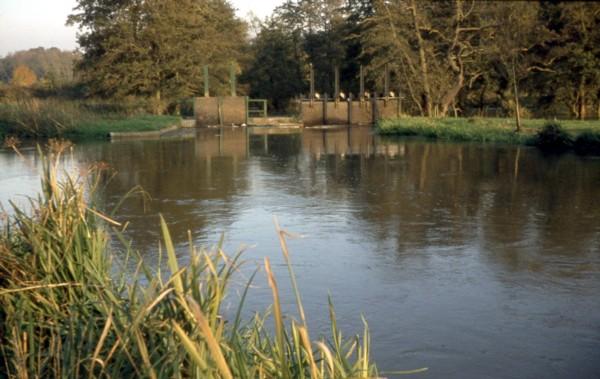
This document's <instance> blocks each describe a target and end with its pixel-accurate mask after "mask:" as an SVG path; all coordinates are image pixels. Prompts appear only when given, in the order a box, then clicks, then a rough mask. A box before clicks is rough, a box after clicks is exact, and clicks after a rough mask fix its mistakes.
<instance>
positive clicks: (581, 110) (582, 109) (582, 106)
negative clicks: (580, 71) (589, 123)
mask: <svg viewBox="0 0 600 379" xmlns="http://www.w3.org/2000/svg"><path fill="white" fill-rule="evenodd" d="M577 97H578V98H579V104H578V107H577V108H578V109H577V116H578V118H579V119H580V120H585V116H586V107H585V77H583V76H582V77H581V80H580V81H579V96H577Z"/></svg>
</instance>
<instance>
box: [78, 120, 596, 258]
mask: <svg viewBox="0 0 600 379" xmlns="http://www.w3.org/2000/svg"><path fill="white" fill-rule="evenodd" d="M95 149H96V151H93V152H92V153H90V155H91V158H92V159H94V160H104V161H107V162H110V163H111V165H112V166H113V167H114V168H115V169H116V170H117V172H118V174H117V177H116V178H115V179H114V180H113V181H112V182H110V183H109V184H108V186H109V187H108V193H109V194H111V195H110V197H109V198H108V202H109V204H110V203H113V204H114V203H115V202H116V201H117V199H118V198H119V196H120V195H121V194H123V193H125V192H127V191H128V190H129V189H130V188H132V187H133V186H135V185H138V184H139V185H141V186H142V187H143V188H144V189H145V190H146V191H148V192H149V193H150V195H151V196H152V197H153V198H154V199H155V200H154V201H153V202H152V203H151V204H150V210H149V212H147V213H144V212H143V203H142V202H141V200H139V199H131V200H128V201H127V202H126V203H125V204H124V206H123V209H122V211H121V212H119V214H120V215H122V216H123V218H124V219H127V220H131V221H132V223H131V226H130V227H129V228H130V229H129V232H130V234H131V235H135V237H136V238H135V239H136V241H138V244H139V245H141V246H140V247H141V248H142V249H144V250H146V249H149V248H153V247H154V246H155V245H154V244H155V243H156V241H157V240H158V239H159V236H158V221H157V218H156V217H155V216H154V215H156V214H157V213H158V212H160V213H162V214H164V215H165V217H166V218H167V220H168V221H169V222H170V224H171V225H172V232H173V234H174V239H175V240H176V241H177V242H179V243H182V242H185V241H186V240H187V235H186V233H187V230H188V229H192V230H193V231H195V232H196V233H207V232H208V233H214V232H215V230H214V228H215V225H222V224H226V223H227V222H228V221H233V220H234V218H235V217H236V203H235V202H236V201H235V198H236V195H244V194H246V193H248V192H249V191H250V185H249V180H250V170H251V169H252V170H256V169H258V170H259V171H257V172H256V173H258V174H260V173H263V174H268V175H261V176H260V178H258V179H255V178H252V180H259V181H260V184H261V186H263V188H265V189H266V190H270V191H271V192H272V193H274V194H275V195H276V196H281V198H280V199H278V200H276V201H277V202H279V203H281V202H286V201H290V202H295V203H296V204H294V205H296V206H298V208H296V209H302V210H301V211H302V212H317V211H319V212H323V211H324V210H326V211H327V212H330V213H335V212H342V211H341V210H342V209H343V212H346V213H344V215H348V217H347V218H348V222H350V223H351V224H350V227H351V228H353V230H352V232H353V233H355V234H356V235H357V236H360V237H362V238H367V239H369V240H370V241H371V242H373V243H375V244H380V243H381V244H385V245H388V246H389V243H390V242H392V243H393V244H394V245H395V246H396V247H395V249H396V252H397V253H398V256H399V257H400V256H411V257H416V258H418V259H427V256H426V254H421V253H422V252H423V250H426V249H428V248H429V247H435V248H440V247H445V248H448V249H450V250H452V251H453V253H454V254H456V253H459V254H460V253H461V252H463V251H467V250H469V251H471V252H472V251H477V250H481V251H482V257H483V259H485V260H488V261H489V262H493V263H494V264H501V265H503V266H506V267H508V268H509V269H513V270H543V269H544V268H545V267H546V263H547V262H550V261H552V260H553V259H557V258H560V257H561V256H563V255H564V256H567V255H568V256H570V257H577V258H578V259H580V260H581V261H582V262H585V260H586V257H587V254H588V253H596V254H597V253H598V250H599V249H600V246H598V240H599V238H600V231H599V230H598V221H597V220H600V206H599V204H598V200H597V196H596V188H597V187H598V184H600V162H599V161H587V162H583V161H581V160H580V159H579V158H576V157H575V156H570V155H568V156H563V157H560V158H550V157H542V156H540V155H539V153H538V152H537V150H534V149H529V148H522V147H497V146H490V145H487V146H481V145H470V144H450V143H423V142H413V141H410V140H394V139H384V140H382V139H380V138H378V137H376V136H373V135H372V133H371V130H370V129H368V128H339V129H329V130H315V129H305V130H303V131H296V132H289V133H287V134H283V132H281V131H278V132H277V133H274V132H273V131H269V130H266V129H265V130H259V129H256V130H252V129H244V128H241V129H231V128H224V129H220V130H219V129H209V130H201V131H198V135H197V138H196V139H195V140H188V141H146V142H128V143H122V144H111V145H98V146H96V147H95ZM248 157H250V158H249V159H250V160H251V161H252V162H251V163H248V162H245V161H246V160H247V159H248ZM250 166H252V168H250ZM253 172H254V171H253ZM256 188H260V187H256ZM284 196H285V197H287V198H289V200H287V199H286V198H285V197H284ZM315 200H317V201H315ZM238 205H239V204H238ZM290 205H292V204H290ZM307 205H310V206H311V207H313V208H310V209H308V208H302V207H303V206H307ZM314 207H316V208H314ZM210 214H212V215H214V218H211V217H210V216H209V215H210ZM148 215H152V217H148ZM355 229H356V230H355ZM195 239H198V236H195ZM553 267H554V266H553Z"/></svg>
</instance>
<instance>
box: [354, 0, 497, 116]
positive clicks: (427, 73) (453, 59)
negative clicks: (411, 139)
mask: <svg viewBox="0 0 600 379" xmlns="http://www.w3.org/2000/svg"><path fill="white" fill-rule="evenodd" d="M486 9H487V7H486V4H485V3H480V2H475V1H461V0H453V1H445V2H433V1H419V2H417V1H416V0H394V1H383V0H377V1H375V2H374V15H373V16H372V17H370V18H369V19H368V20H367V21H366V22H367V23H368V28H367V32H366V33H365V34H364V36H363V47H364V54H365V55H368V56H372V57H373V60H372V61H371V65H370V69H371V71H377V70H379V71H380V70H381V68H382V67H383V66H384V65H386V64H388V65H390V66H391V67H392V68H393V69H394V70H395V71H396V73H397V76H398V77H399V78H400V79H401V82H400V83H397V85H398V86H402V87H403V88H402V90H403V92H405V93H407V94H408V95H409V98H410V100H411V101H412V102H413V104H414V105H415V106H416V107H417V109H418V110H419V112H420V113H421V114H423V115H426V116H429V117H431V116H434V115H440V116H445V115H446V114H447V113H448V110H449V108H450V107H451V106H452V105H454V104H455V103H456V101H457V98H458V96H459V94H460V92H461V91H462V90H463V88H464V87H465V85H466V84H467V83H469V82H470V81H472V80H474V78H476V77H478V76H480V75H481V66H480V65H479V64H478V55H479V54H480V51H481V49H482V46H483V44H484V41H485V40H486V38H487V36H488V35H489V33H490V30H491V29H492V27H493V24H487V23H486V20H487V19H486V18H485V17H483V13H484V12H485V11H486Z"/></svg>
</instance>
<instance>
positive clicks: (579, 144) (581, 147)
mask: <svg viewBox="0 0 600 379" xmlns="http://www.w3.org/2000/svg"><path fill="white" fill-rule="evenodd" d="M575 152H576V153H577V154H581V155H600V133H594V132H592V131H587V132H583V133H581V134H580V135H579V136H578V137H577V139H576V140H575Z"/></svg>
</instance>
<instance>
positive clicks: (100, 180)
mask: <svg viewBox="0 0 600 379" xmlns="http://www.w3.org/2000/svg"><path fill="white" fill-rule="evenodd" d="M67 146H68V145H65V144H53V145H49V149H51V150H54V151H53V152H52V153H48V154H49V155H48V156H49V158H44V154H42V153H41V151H40V152H39V154H40V156H42V165H43V173H42V192H41V194H40V195H39V196H38V197H37V198H36V199H31V210H30V211H28V212H25V211H23V210H21V209H18V208H16V207H15V209H14V215H12V216H5V217H4V218H3V219H0V376H1V377H131V376H135V377H150V378H163V377H202V378H275V377H277V378H309V377H310V378H317V379H318V378H348V377H353V378H375V377H377V376H378V371H377V369H376V367H375V365H374V364H373V362H372V361H371V358H370V336H369V329H368V326H367V324H366V322H365V323H364V325H365V328H364V331H363V333H362V335H356V336H353V337H350V338H345V337H342V333H341V331H340V330H338V328H337V324H336V316H335V311H334V308H333V305H331V301H330V307H329V312H330V321H331V323H330V327H331V336H330V337H329V338H325V337H319V338H318V339H313V337H314V336H310V334H309V330H308V327H307V323H306V318H305V315H304V310H303V306H302V302H301V300H300V294H299V291H298V288H297V286H296V281H295V277H294V273H293V270H292V265H291V262H290V256H289V253H288V251H287V244H286V233H285V232H284V231H282V230H281V229H279V227H278V226H277V232H278V236H279V239H280V243H281V246H282V252H283V257H284V262H285V264H286V265H287V268H288V270H289V278H290V279H291V282H292V288H293V290H294V291H295V292H294V293H295V300H296V306H297V314H298V316H297V317H296V316H291V315H283V314H282V309H281V299H280V294H279V291H278V287H277V281H276V278H275V276H274V274H273V272H272V271H271V265H270V262H269V259H268V258H265V260H264V264H263V265H262V266H261V267H259V268H257V269H256V271H255V272H254V274H252V275H251V276H250V277H249V279H247V278H246V279H247V285H246V286H245V289H244V288H241V289H242V290H243V291H242V294H241V296H240V300H239V303H238V308H237V312H236V314H235V317H231V318H228V317H227V316H226V315H224V313H223V312H222V309H221V308H222V305H223V303H224V301H225V299H228V298H227V292H228V288H229V287H230V284H231V283H232V278H234V277H235V278H237V281H239V279H240V278H239V276H242V278H241V279H243V280H244V281H245V280H246V279H244V278H243V275H242V274H241V272H240V266H241V260H240V259H241V258H240V254H238V255H235V256H228V255H225V253H223V252H222V250H221V248H220V246H219V247H217V248H216V249H215V250H213V251H205V250H201V249H198V248H196V247H194V246H190V250H189V255H188V256H189V263H188V264H187V265H186V266H180V264H179V262H178V258H177V254H176V252H175V247H174V244H173V242H172V240H171V236H170V233H169V228H168V226H167V224H166V223H165V221H164V219H162V218H161V229H162V243H161V250H160V251H159V255H160V256H159V261H162V260H163V259H165V260H166V263H167V264H166V266H164V267H168V271H169V272H168V273H166V272H162V271H161V267H163V266H162V265H160V264H159V265H158V268H157V269H155V272H152V270H151V269H150V268H149V267H147V266H145V264H144V262H143V260H142V259H141V258H139V255H136V253H135V252H134V251H131V248H130V247H129V246H130V245H129V243H127V242H126V241H125V240H124V239H123V237H122V234H121V231H122V230H123V229H124V228H125V226H124V225H123V224H121V223H119V222H117V221H114V219H113V216H112V215H106V214H104V213H102V212H101V211H100V210H98V209H96V208H95V207H94V205H93V200H90V199H94V192H95V191H96V189H97V188H99V187H101V186H102V185H103V184H105V181H106V180H109V178H110V173H108V172H106V168H103V167H102V166H101V165H95V166H92V167H90V168H88V170H86V171H85V172H84V173H81V171H80V174H79V175H80V176H78V177H73V176H69V175H68V174H66V173H62V171H61V170H60V169H59V167H60V157H61V154H62V152H63V151H66V150H67ZM12 148H13V149H15V151H16V152H17V153H19V152H18V149H17V148H16V146H12ZM38 150H39V148H38ZM59 176H60V177H61V178H63V179H61V180H59V179H57V178H58V177H59ZM109 230H110V232H109ZM111 236H113V237H112V238H113V239H115V238H116V239H117V240H121V241H122V244H121V245H120V247H116V246H115V245H116V244H115V241H111ZM114 236H116V237H114ZM117 251H118V252H119V257H121V256H125V257H127V259H126V261H125V262H121V263H122V264H123V267H125V266H130V267H131V262H133V260H137V259H139V262H137V261H136V263H137V265H135V264H134V265H133V266H135V267H137V270H136V271H135V274H133V276H131V274H127V273H125V271H126V270H124V269H123V270H121V272H122V274H120V275H116V274H115V272H119V271H117V270H118V269H117V268H116V264H115V263H117V262H119V261H122V259H115V258H116V256H115V255H114V253H115V252H117ZM261 271H264V272H261ZM263 274H265V275H266V278H267V281H268V285H269V287H270V289H271V293H272V297H273V300H272V305H271V306H270V307H269V308H268V309H266V310H265V311H264V312H262V313H256V314H255V315H254V316H253V317H250V318H245V317H243V316H242V314H243V312H242V307H243V304H244V299H245V298H246V296H251V295H250V294H249V291H250V292H251V284H252V283H253V279H254V278H255V276H256V275H263ZM273 330H274V333H273ZM423 370H425V369H420V370H415V371H411V372H421V371H423ZM405 373H409V372H405Z"/></svg>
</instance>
